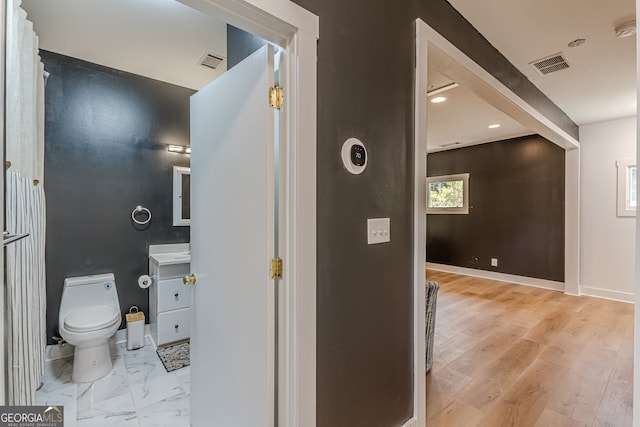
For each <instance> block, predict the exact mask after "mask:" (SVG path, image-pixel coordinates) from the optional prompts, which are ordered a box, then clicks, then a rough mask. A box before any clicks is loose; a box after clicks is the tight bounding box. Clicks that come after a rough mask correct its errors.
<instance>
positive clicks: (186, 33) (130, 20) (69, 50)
mask: <svg viewBox="0 0 640 427" xmlns="http://www.w3.org/2000/svg"><path fill="white" fill-rule="evenodd" d="M22 7H23V9H25V10H26V11H27V19H29V20H30V21H32V22H33V23H34V29H35V31H36V33H37V34H38V36H39V38H40V48H41V49H45V50H49V51H53V52H57V53H61V54H64V55H67V56H71V57H74V58H79V59H83V60H85V61H89V62H93V63H96V64H100V65H105V66H108V67H111V68H115V69H119V70H123V71H128V72H130V73H134V74H139V75H143V76H147V77H151V78H153V79H156V80H161V81H165V82H169V83H173V84H176V85H179V86H184V87H188V88H191V89H201V88H202V87H204V86H205V85H206V84H207V83H209V82H210V81H212V80H213V79H215V78H216V77H217V76H219V75H220V74H222V73H223V72H224V71H226V66H227V64H226V61H224V62H223V63H222V64H221V65H220V66H219V67H218V68H217V69H216V70H212V69H210V68H207V67H204V66H202V65H200V64H199V61H200V59H201V57H202V55H203V54H204V53H205V52H210V53H214V54H216V55H218V56H223V57H226V54H227V29H226V24H225V23H223V22H221V21H218V20H215V19H213V18H211V17H210V16H208V15H206V14H204V13H201V12H199V11H196V10H194V9H192V8H190V7H188V6H185V5H183V4H181V3H178V2H177V1H175V0H47V1H43V0H22Z"/></svg>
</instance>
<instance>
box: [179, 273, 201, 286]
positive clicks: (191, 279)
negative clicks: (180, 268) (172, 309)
mask: <svg viewBox="0 0 640 427" xmlns="http://www.w3.org/2000/svg"><path fill="white" fill-rule="evenodd" d="M197 281H198V276H196V275H195V274H193V273H191V276H184V277H183V278H182V283H184V284H185V285H195V284H196V282H197Z"/></svg>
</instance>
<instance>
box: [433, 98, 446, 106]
mask: <svg viewBox="0 0 640 427" xmlns="http://www.w3.org/2000/svg"><path fill="white" fill-rule="evenodd" d="M446 100H447V98H446V97H444V96H436V97H435V98H433V99H431V103H432V104H440V103H441V102H444V101H446Z"/></svg>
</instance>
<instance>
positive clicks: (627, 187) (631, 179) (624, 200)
mask: <svg viewBox="0 0 640 427" xmlns="http://www.w3.org/2000/svg"><path fill="white" fill-rule="evenodd" d="M616 167H617V168H618V216H636V207H637V205H638V202H637V192H636V181H637V176H638V168H637V167H636V160H635V159H622V160H618V161H617V162H616Z"/></svg>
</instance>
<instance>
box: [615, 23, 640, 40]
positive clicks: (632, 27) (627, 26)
mask: <svg viewBox="0 0 640 427" xmlns="http://www.w3.org/2000/svg"><path fill="white" fill-rule="evenodd" d="M635 33H636V21H635V20H633V21H628V22H625V23H624V24H622V25H619V26H618V27H616V29H615V35H616V37H617V38H622V37H629V36H632V35H634V34H635Z"/></svg>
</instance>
